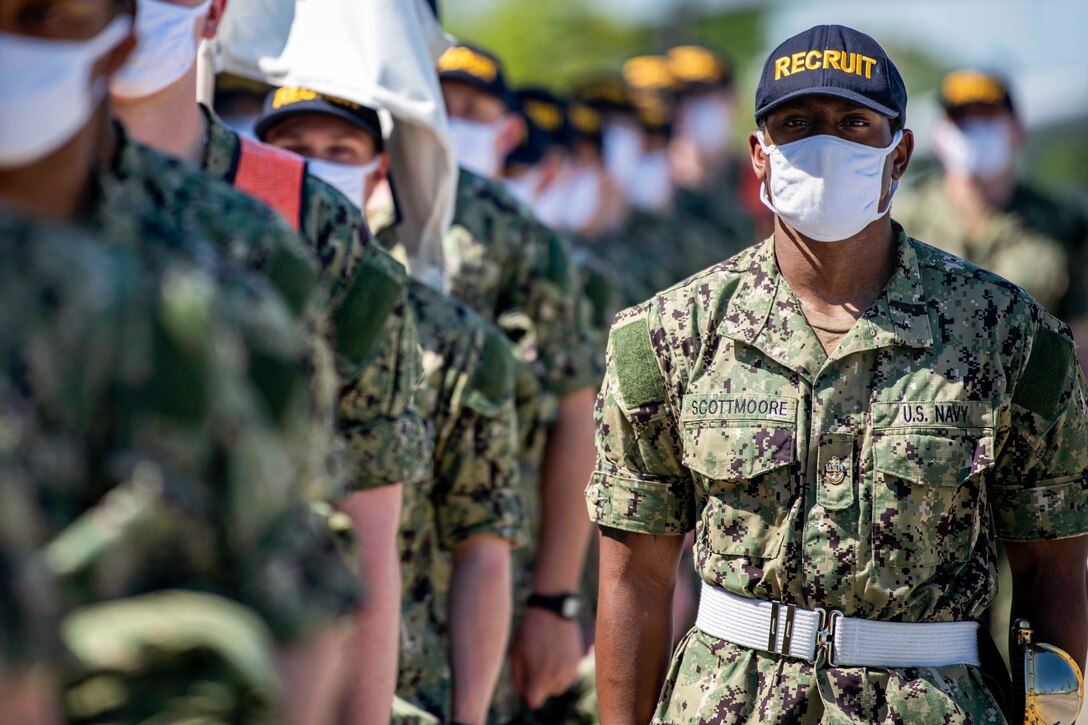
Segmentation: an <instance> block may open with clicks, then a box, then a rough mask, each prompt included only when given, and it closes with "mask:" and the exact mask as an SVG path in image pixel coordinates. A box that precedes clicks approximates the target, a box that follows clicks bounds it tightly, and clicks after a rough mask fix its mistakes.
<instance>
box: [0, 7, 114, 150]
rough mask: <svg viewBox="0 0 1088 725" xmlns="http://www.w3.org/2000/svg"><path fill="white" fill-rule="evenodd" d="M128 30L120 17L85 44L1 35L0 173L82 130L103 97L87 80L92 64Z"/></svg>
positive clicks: (101, 84) (103, 90)
mask: <svg viewBox="0 0 1088 725" xmlns="http://www.w3.org/2000/svg"><path fill="white" fill-rule="evenodd" d="M131 27H132V20H131V18H129V16H127V15H119V16H118V17H116V18H114V20H113V21H112V22H111V23H110V24H109V25H107V26H106V27H105V29H104V30H103V31H102V32H101V33H99V34H98V35H96V36H95V37H93V38H90V39H88V40H52V39H46V38H29V37H26V36H22V35H15V34H12V33H0V68H3V72H0V168H15V167H18V166H26V165H27V164H30V163H32V162H34V161H37V160H38V159H41V158H44V157H45V156H48V155H49V154H50V153H52V152H54V151H56V150H57V149H59V148H60V147H61V146H63V145H64V144H65V143H66V142H67V141H69V140H70V139H71V138H72V137H73V136H75V135H76V133H77V132H78V131H79V130H80V129H81V128H83V126H84V124H86V122H87V119H89V118H90V117H91V114H92V113H94V110H95V108H97V107H98V103H99V101H101V100H102V98H103V96H105V94H106V85H105V82H104V81H103V82H96V83H92V81H91V72H92V70H93V68H94V65H95V63H97V62H98V60H99V59H100V58H101V57H102V56H104V55H105V54H106V53H108V52H110V51H111V50H113V49H114V48H116V47H117V46H118V45H120V43H121V41H123V40H124V39H125V37H126V36H127V35H128V32H129V29H130V28H131Z"/></svg>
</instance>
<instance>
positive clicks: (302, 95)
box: [272, 86, 361, 111]
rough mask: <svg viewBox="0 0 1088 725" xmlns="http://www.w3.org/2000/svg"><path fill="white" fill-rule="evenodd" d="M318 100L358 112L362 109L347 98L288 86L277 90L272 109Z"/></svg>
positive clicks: (273, 97)
mask: <svg viewBox="0 0 1088 725" xmlns="http://www.w3.org/2000/svg"><path fill="white" fill-rule="evenodd" d="M318 98H323V99H325V100H326V101H328V102H330V103H335V104H337V105H338V106H345V107H347V108H351V109H353V110H356V111H357V110H359V108H361V106H360V105H359V104H358V103H354V102H352V101H349V100H347V99H346V98H337V97H336V96H326V95H323V94H321V93H318V92H317V91H311V90H310V89H308V88H295V87H293V86H286V87H284V88H280V89H277V90H276V95H274V96H272V108H283V107H284V106H290V105H292V104H294V103H302V102H303V101H313V100H316V99H318Z"/></svg>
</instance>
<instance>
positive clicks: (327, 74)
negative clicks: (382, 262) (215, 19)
mask: <svg viewBox="0 0 1088 725" xmlns="http://www.w3.org/2000/svg"><path fill="white" fill-rule="evenodd" d="M449 44H450V41H449V39H448V37H447V36H446V35H445V34H444V33H443V32H442V29H441V27H440V26H439V25H438V21H437V20H436V19H435V17H434V14H433V13H432V12H431V10H430V8H429V7H428V6H427V3H426V2H424V0H230V1H229V2H228V3H227V11H226V15H225V16H224V18H223V22H222V24H221V26H220V30H219V34H218V37H217V38H216V40H215V43H214V46H213V48H214V57H215V65H216V70H218V71H227V72H231V73H235V74H238V75H242V76H247V77H250V78H256V79H258V80H263V81H266V82H268V83H271V84H273V85H276V86H301V87H304V88H309V89H311V90H314V91H317V92H319V93H327V94H330V95H334V96H339V97H341V98H346V99H348V100H351V101H355V102H356V103H361V104H363V105H366V106H371V107H373V108H380V109H385V110H386V111H388V112H389V113H390V114H391V115H392V117H393V119H394V126H393V131H392V133H391V135H390V137H389V138H388V139H387V141H386V148H387V149H388V151H389V153H390V157H391V160H392V176H393V180H394V183H395V184H396V194H397V202H398V204H399V206H400V210H401V213H402V216H403V221H402V222H401V225H400V227H399V229H398V232H397V236H398V238H399V239H400V241H401V242H402V243H403V244H404V245H405V247H406V248H407V251H408V254H409V258H410V263H411V266H412V274H413V275H414V276H415V277H416V278H417V279H420V280H423V281H425V282H427V283H428V284H431V285H433V286H436V287H438V288H439V289H442V288H443V284H442V283H441V281H440V280H441V279H442V270H443V253H442V239H443V237H444V236H445V233H446V230H447V229H448V228H449V225H450V220H451V219H452V218H453V205H454V199H455V195H456V190H457V162H456V160H455V159H454V156H453V148H452V145H451V144H450V138H449V125H448V122H447V119H446V109H445V106H444V104H443V102H442V91H441V88H440V87H439V84H438V75H437V73H436V71H435V66H436V63H437V61H438V57H439V56H440V55H441V54H442V53H443V51H445V50H446V48H447V47H449Z"/></svg>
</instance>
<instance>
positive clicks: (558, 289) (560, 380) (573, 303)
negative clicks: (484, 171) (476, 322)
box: [446, 169, 603, 399]
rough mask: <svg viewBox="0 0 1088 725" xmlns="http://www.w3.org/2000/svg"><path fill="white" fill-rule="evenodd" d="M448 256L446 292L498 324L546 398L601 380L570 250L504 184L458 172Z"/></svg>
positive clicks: (596, 344)
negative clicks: (502, 185)
mask: <svg viewBox="0 0 1088 725" xmlns="http://www.w3.org/2000/svg"><path fill="white" fill-rule="evenodd" d="M446 254H447V261H448V265H449V268H448V270H447V276H448V277H449V280H450V290H451V294H452V295H453V296H454V297H456V298H457V299H460V300H462V301H464V302H465V303H467V304H468V305H469V307H471V308H473V309H474V310H476V311H477V312H478V313H480V314H481V315H483V316H484V317H485V318H487V319H490V320H494V321H495V322H496V323H497V324H498V325H499V327H500V328H501V329H502V330H503V332H505V333H506V335H507V337H509V338H510V339H511V341H513V343H514V349H515V352H516V354H517V355H518V357H519V358H520V359H522V360H524V361H525V362H527V363H528V364H529V365H530V366H531V367H532V369H533V372H534V373H535V374H536V376H537V378H538V379H539V380H540V381H541V383H542V384H543V386H544V388H545V390H546V391H547V392H548V393H549V394H550V395H551V396H554V398H556V399H558V398H562V397H564V396H565V395H567V394H569V393H572V392H575V391H577V390H581V389H583V388H586V387H589V386H595V385H597V384H598V383H599V382H600V379H601V375H602V372H603V371H602V362H601V360H600V341H599V339H598V338H597V336H596V335H595V334H594V332H593V330H592V329H591V328H590V327H589V325H588V323H587V322H586V321H585V319H584V317H583V316H582V315H581V314H580V310H581V308H580V305H581V304H582V302H581V300H580V297H581V295H582V289H581V286H580V283H579V280H578V276H577V272H576V270H575V267H574V265H573V263H572V262H571V254H570V250H569V249H568V247H567V245H566V244H565V243H564V242H563V241H562V240H561V239H560V238H559V237H558V236H557V235H556V234H555V233H554V232H552V231H551V230H550V229H548V228H547V227H545V226H544V225H542V224H541V223H540V222H539V221H537V220H536V219H535V218H534V217H533V216H532V213H531V212H529V211H528V210H527V209H525V207H524V206H522V205H521V204H520V203H518V201H517V200H515V199H514V198H513V197H511V196H510V195H509V194H508V193H507V192H506V190H505V189H503V188H502V187H501V186H500V185H498V184H496V183H494V182H491V181H489V180H487V179H484V178H482V177H480V176H477V175H475V174H473V173H472V172H470V171H465V170H464V169H461V172H460V177H459V179H458V183H457V204H456V208H455V210H454V216H453V227H452V228H451V229H450V232H449V234H448V235H447V237H446Z"/></svg>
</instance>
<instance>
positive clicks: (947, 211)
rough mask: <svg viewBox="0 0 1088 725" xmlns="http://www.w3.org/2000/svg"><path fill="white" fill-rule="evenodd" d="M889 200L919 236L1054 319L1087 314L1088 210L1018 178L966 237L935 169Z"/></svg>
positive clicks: (940, 177) (1071, 317) (897, 217)
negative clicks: (1010, 286)
mask: <svg viewBox="0 0 1088 725" xmlns="http://www.w3.org/2000/svg"><path fill="white" fill-rule="evenodd" d="M904 192H906V193H903V194H901V195H900V196H899V197H897V198H896V201H895V217H896V219H899V220H900V221H901V222H902V223H903V224H904V226H905V227H906V228H907V229H910V230H911V234H914V235H915V236H916V237H917V238H918V239H920V240H921V241H923V242H926V243H928V244H933V245H935V246H937V247H939V248H941V249H943V250H944V251H946V252H949V253H951V254H955V255H956V256H957V257H963V258H964V259H966V260H968V261H969V262H973V263H975V264H977V265H978V266H980V267H982V268H983V269H988V270H990V271H991V272H994V273H995V274H998V275H1000V276H1002V277H1004V278H1005V279H1008V280H1009V281H1011V282H1013V283H1014V284H1017V285H1019V286H1021V287H1023V288H1024V289H1025V290H1027V292H1028V293H1030V294H1031V295H1032V296H1033V297H1034V298H1035V299H1037V300H1038V301H1039V302H1040V303H1041V304H1042V305H1043V306H1044V307H1046V308H1047V310H1049V311H1050V312H1051V313H1052V314H1054V315H1055V316H1057V317H1058V318H1059V319H1062V320H1065V321H1067V322H1069V321H1072V320H1073V319H1075V318H1077V317H1080V316H1083V315H1085V314H1088V214H1086V213H1085V211H1084V210H1083V209H1080V208H1078V207H1077V206H1075V205H1074V204H1072V203H1067V202H1062V201H1058V200H1057V199H1053V198H1050V197H1048V196H1046V195H1044V194H1042V193H1040V192H1039V191H1037V190H1035V189H1033V188H1032V187H1030V186H1027V185H1025V184H1017V186H1016V188H1015V189H1014V191H1013V195H1012V198H1011V199H1010V201H1009V203H1008V205H1007V206H1006V208H1005V209H1003V210H1001V211H999V212H997V213H996V214H995V215H994V216H993V218H992V219H991V220H990V222H989V224H988V225H987V227H986V229H985V231H984V232H983V233H982V234H980V235H978V236H977V237H972V235H970V234H969V233H968V231H967V230H966V228H965V226H964V224H963V222H962V221H961V218H960V216H959V213H958V212H957V211H956V209H955V207H954V206H953V205H952V201H951V200H950V199H949V197H948V193H947V192H946V191H945V188H944V176H943V175H940V174H938V175H935V176H932V177H930V178H929V179H927V180H925V181H924V182H922V183H921V184H919V185H918V187H917V188H914V189H904Z"/></svg>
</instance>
